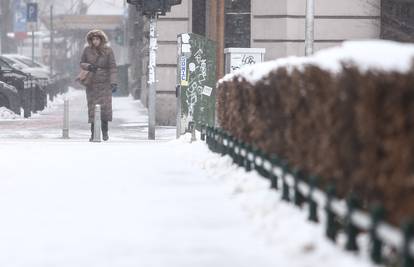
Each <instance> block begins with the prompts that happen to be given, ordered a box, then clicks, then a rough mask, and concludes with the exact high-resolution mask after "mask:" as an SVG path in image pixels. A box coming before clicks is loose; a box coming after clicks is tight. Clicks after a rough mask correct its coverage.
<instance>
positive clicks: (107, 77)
mask: <svg viewBox="0 0 414 267" xmlns="http://www.w3.org/2000/svg"><path fill="white" fill-rule="evenodd" d="M86 41H87V46H86V47H85V49H84V50H83V53H82V57H81V63H80V66H81V68H82V69H83V70H85V71H89V72H90V73H91V75H90V82H89V83H88V85H87V86H86V97H87V100H88V115H89V123H90V124H91V138H90V141H92V140H93V134H94V123H93V122H94V115H95V106H96V105H101V120H102V122H101V125H102V137H103V140H104V141H107V140H108V139H109V135H108V122H109V121H112V93H114V92H115V91H116V90H117V68H116V62H115V56H114V52H113V51H112V48H110V47H109V46H108V37H107V36H106V34H105V33H104V32H103V31H101V30H92V31H90V32H89V33H88V34H87V35H86Z"/></svg>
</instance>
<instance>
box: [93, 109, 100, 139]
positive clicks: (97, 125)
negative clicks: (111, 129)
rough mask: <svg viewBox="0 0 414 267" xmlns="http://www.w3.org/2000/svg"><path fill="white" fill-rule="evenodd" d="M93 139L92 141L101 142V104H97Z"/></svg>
mask: <svg viewBox="0 0 414 267" xmlns="http://www.w3.org/2000/svg"><path fill="white" fill-rule="evenodd" d="M93 125H94V126H93V140H92V142H95V143H99V142H101V105H96V106H95V116H94V124H93Z"/></svg>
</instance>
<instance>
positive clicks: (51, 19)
mask: <svg viewBox="0 0 414 267" xmlns="http://www.w3.org/2000/svg"><path fill="white" fill-rule="evenodd" d="M54 31H55V30H54V25H53V4H52V5H50V43H49V46H50V47H49V48H50V55H49V60H50V62H49V65H50V77H53V62H54V46H55V32H54Z"/></svg>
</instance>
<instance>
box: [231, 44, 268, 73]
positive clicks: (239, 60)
mask: <svg viewBox="0 0 414 267" xmlns="http://www.w3.org/2000/svg"><path fill="white" fill-rule="evenodd" d="M265 53H266V49H265V48H226V49H224V54H225V60H226V63H225V66H226V67H225V71H226V74H228V73H232V72H234V71H236V70H238V69H240V68H242V67H244V66H248V65H254V64H257V63H261V62H263V61H264V55H265Z"/></svg>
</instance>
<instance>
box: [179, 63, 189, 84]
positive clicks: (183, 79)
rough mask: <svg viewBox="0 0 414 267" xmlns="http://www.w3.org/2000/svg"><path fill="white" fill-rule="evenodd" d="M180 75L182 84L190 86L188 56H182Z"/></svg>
mask: <svg viewBox="0 0 414 267" xmlns="http://www.w3.org/2000/svg"><path fill="white" fill-rule="evenodd" d="M180 77H181V85H183V86H188V80H187V58H186V57H184V56H182V57H181V58H180Z"/></svg>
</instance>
